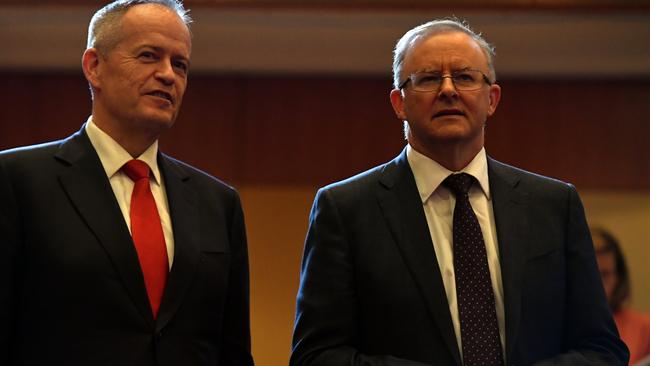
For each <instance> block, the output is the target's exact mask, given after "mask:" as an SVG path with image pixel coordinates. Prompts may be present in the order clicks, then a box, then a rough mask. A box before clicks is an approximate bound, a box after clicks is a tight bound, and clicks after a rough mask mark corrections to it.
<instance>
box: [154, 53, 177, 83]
mask: <svg viewBox="0 0 650 366" xmlns="http://www.w3.org/2000/svg"><path fill="white" fill-rule="evenodd" d="M155 76H156V78H157V79H158V80H160V81H161V82H162V83H163V84H165V85H171V84H173V83H174V77H175V75H174V67H173V66H172V61H171V60H168V59H162V60H161V61H160V63H159V64H158V69H157V70H156V74H155Z"/></svg>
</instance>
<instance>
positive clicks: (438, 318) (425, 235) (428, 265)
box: [377, 149, 461, 365]
mask: <svg viewBox="0 0 650 366" xmlns="http://www.w3.org/2000/svg"><path fill="white" fill-rule="evenodd" d="M377 192H378V193H377V194H378V199H379V204H380V207H381V209H382V212H383V215H384V217H385V219H386V221H387V222H388V226H389V228H390V231H391V233H392V234H393V238H394V239H395V241H396V243H397V245H398V247H399V249H400V251H401V253H402V256H403V258H404V261H405V262H406V264H407V266H408V268H409V270H410V271H411V274H412V276H413V278H414V279H415V282H416V284H417V286H418V288H419V289H420V291H421V293H422V296H423V297H424V300H425V302H426V304H427V307H428V308H429V310H430V312H431V315H432V318H433V320H434V322H435V323H436V325H437V327H438V329H439V330H440V334H441V336H442V338H443V339H444V341H445V344H446V345H447V348H448V349H449V351H450V352H451V354H452V355H453V357H454V359H455V360H456V364H457V365H460V364H461V362H460V354H459V352H458V345H457V344H456V336H455V332H454V327H453V324H452V321H451V314H450V312H449V304H448V303H447V296H446V292H445V288H444V284H443V282H442V276H441V274H440V268H439V266H438V262H437V259H436V254H435V251H434V249H433V244H432V242H431V235H430V233H429V227H428V224H427V221H426V217H425V215H424V210H423V207H422V201H421V200H420V196H419V194H418V190H417V186H416V184H415V179H414V178H413V173H412V172H411V168H410V166H409V165H408V161H407V159H406V149H405V150H403V151H402V153H401V154H400V155H399V156H398V157H397V158H396V159H395V160H393V161H391V162H390V163H388V164H387V165H386V166H385V167H384V170H383V172H382V176H381V178H380V186H379V187H378V191H377Z"/></svg>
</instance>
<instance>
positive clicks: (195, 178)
mask: <svg viewBox="0 0 650 366" xmlns="http://www.w3.org/2000/svg"><path fill="white" fill-rule="evenodd" d="M160 156H161V160H160V161H161V162H162V164H161V165H162V169H163V172H164V173H165V174H173V175H174V176H176V177H178V178H179V179H180V180H181V181H183V182H184V183H186V184H188V185H189V186H191V187H192V188H193V190H196V191H199V192H202V193H212V194H218V195H224V196H228V197H232V198H236V197H238V193H237V191H236V190H235V188H233V187H232V186H230V185H229V184H227V183H226V182H224V181H222V180H221V179H219V178H216V177H214V176H213V175H211V174H209V173H207V172H205V171H203V170H201V169H198V168H196V167H194V166H192V165H189V164H187V163H185V162H183V161H181V160H178V159H176V158H173V157H171V156H169V155H166V154H162V153H161V154H160Z"/></svg>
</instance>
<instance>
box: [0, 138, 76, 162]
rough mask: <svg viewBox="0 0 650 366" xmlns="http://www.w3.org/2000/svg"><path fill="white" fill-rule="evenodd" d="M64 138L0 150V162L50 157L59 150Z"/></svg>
mask: <svg viewBox="0 0 650 366" xmlns="http://www.w3.org/2000/svg"><path fill="white" fill-rule="evenodd" d="M65 141H66V140H65V139H64V140H57V141H50V142H46V143H42V144H37V145H29V146H20V147H15V148H11V149H7V150H3V151H0V162H2V163H3V164H7V163H16V162H21V163H29V162H36V161H38V160H41V159H43V158H50V157H52V156H54V154H55V153H56V152H57V151H58V150H59V148H60V147H61V145H62V144H63V143H64V142H65Z"/></svg>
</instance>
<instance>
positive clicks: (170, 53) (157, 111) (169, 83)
mask: <svg viewBox="0 0 650 366" xmlns="http://www.w3.org/2000/svg"><path fill="white" fill-rule="evenodd" d="M119 36H120V41H119V43H118V44H117V45H116V46H115V48H113V49H112V50H109V51H108V54H107V55H105V57H104V56H102V55H100V54H99V53H98V52H97V51H96V50H94V49H89V50H87V51H86V54H84V71H85V73H86V76H87V78H88V80H89V82H90V83H91V85H92V86H93V89H94V100H93V118H94V119H96V120H97V122H98V124H102V125H104V126H106V127H107V129H108V130H109V131H111V132H113V133H114V134H115V133H116V134H118V135H119V134H120V133H122V134H124V133H138V132H143V133H148V134H151V135H155V136H157V135H158V134H159V133H160V132H162V131H164V130H165V129H167V128H169V127H171V126H172V125H173V123H174V121H175V120H176V116H177V115H178V111H179V109H180V106H181V101H182V100H183V94H184V93H185V86H186V84H187V73H188V68H189V59H190V48H191V43H190V34H189V30H188V28H187V26H186V25H185V24H184V23H183V22H182V20H181V19H180V18H179V17H178V15H177V14H176V13H174V12H173V11H172V10H170V9H168V8H166V7H164V6H161V5H156V4H145V5H136V6H134V7H132V8H130V9H129V10H128V11H127V12H126V14H124V17H123V18H122V28H121V33H120V35H119Z"/></svg>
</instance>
